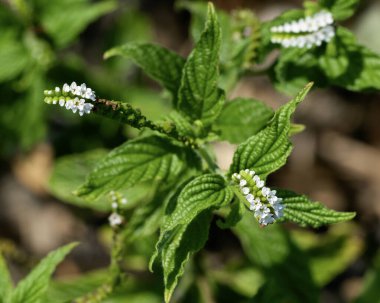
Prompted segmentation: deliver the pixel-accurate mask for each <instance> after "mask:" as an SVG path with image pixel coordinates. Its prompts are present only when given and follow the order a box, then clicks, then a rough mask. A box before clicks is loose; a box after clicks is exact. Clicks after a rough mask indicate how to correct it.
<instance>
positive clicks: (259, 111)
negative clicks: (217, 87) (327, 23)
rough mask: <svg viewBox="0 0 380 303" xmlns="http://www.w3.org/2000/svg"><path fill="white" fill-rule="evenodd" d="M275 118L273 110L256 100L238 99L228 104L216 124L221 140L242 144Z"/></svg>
mask: <svg viewBox="0 0 380 303" xmlns="http://www.w3.org/2000/svg"><path fill="white" fill-rule="evenodd" d="M272 117H273V110H272V109H271V108H270V107H268V106H266V105H265V104H264V103H262V102H261V101H258V100H254V99H246V98H236V99H234V100H231V101H230V102H228V103H226V104H225V105H224V107H223V109H222V112H221V114H220V116H219V117H218V119H217V120H216V122H215V127H216V129H217V130H220V132H221V134H220V138H221V139H222V140H227V141H229V142H231V143H241V142H243V141H245V140H247V139H248V138H249V137H251V136H253V135H255V134H257V133H258V132H259V131H260V130H261V129H263V128H264V127H265V125H266V124H267V123H268V122H269V120H270V119H271V118H272Z"/></svg>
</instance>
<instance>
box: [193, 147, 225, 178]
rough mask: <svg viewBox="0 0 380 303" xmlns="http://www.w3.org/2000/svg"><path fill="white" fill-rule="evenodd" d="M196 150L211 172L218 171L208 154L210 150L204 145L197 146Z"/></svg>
mask: <svg viewBox="0 0 380 303" xmlns="http://www.w3.org/2000/svg"><path fill="white" fill-rule="evenodd" d="M197 150H198V152H199V154H200V155H201V157H202V158H203V159H204V160H205V161H206V163H207V166H208V168H209V169H210V170H211V171H212V172H217V171H220V168H219V166H218V165H217V164H216V162H215V161H214V159H213V157H212V156H211V155H210V152H209V151H208V150H207V148H206V146H204V145H202V146H199V147H198V149H197Z"/></svg>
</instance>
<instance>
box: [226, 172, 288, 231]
mask: <svg viewBox="0 0 380 303" xmlns="http://www.w3.org/2000/svg"><path fill="white" fill-rule="evenodd" d="M238 175H239V176H240V178H239V179H238V178H237V176H238ZM232 180H233V181H234V182H235V184H237V185H238V186H239V187H240V190H241V192H242V193H243V194H244V196H245V199H246V201H247V202H248V203H249V206H248V207H249V209H250V210H251V211H252V212H253V213H254V216H255V217H256V218H257V220H258V221H259V223H260V224H261V225H263V226H265V225H268V224H272V223H274V222H275V220H276V219H279V218H281V217H282V216H283V215H284V212H283V210H284V205H282V204H281V202H282V199H281V198H278V197H277V196H276V194H277V192H276V191H275V190H271V189H270V188H269V187H266V186H264V185H265V182H264V180H261V179H260V177H259V176H258V175H255V173H254V172H253V171H251V170H248V169H246V170H242V171H240V173H239V174H237V173H234V174H233V175H232Z"/></svg>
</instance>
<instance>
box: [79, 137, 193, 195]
mask: <svg viewBox="0 0 380 303" xmlns="http://www.w3.org/2000/svg"><path fill="white" fill-rule="evenodd" d="M189 152H190V151H189V150H187V149H184V148H181V147H179V146H176V145H174V144H172V143H171V141H169V140H168V139H165V138H163V137H159V136H149V137H143V138H138V139H136V140H131V141H128V142H126V143H124V144H123V145H121V146H119V147H117V148H115V149H114V150H113V151H111V152H110V153H109V154H108V156H107V157H105V158H104V159H103V161H101V162H100V163H99V164H98V165H97V166H96V168H95V169H94V170H93V171H92V172H91V173H90V174H89V175H88V177H87V180H86V182H85V183H84V184H83V185H82V186H81V187H80V188H79V189H78V190H77V192H76V194H77V195H78V196H80V197H83V198H86V199H88V200H94V199H96V198H98V197H99V196H100V195H102V194H105V193H107V192H109V191H111V190H118V189H128V188H130V187H132V186H134V185H136V184H141V183H144V182H154V183H159V184H162V185H163V186H165V185H166V186H170V185H171V184H172V183H174V182H175V181H176V179H177V177H178V176H179V175H180V174H181V173H183V172H184V170H185V169H186V168H187V165H186V160H187V157H188V156H189Z"/></svg>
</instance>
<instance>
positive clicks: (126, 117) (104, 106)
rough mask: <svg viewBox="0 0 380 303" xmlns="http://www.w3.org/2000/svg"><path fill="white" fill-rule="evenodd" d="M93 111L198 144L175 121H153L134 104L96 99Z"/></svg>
mask: <svg viewBox="0 0 380 303" xmlns="http://www.w3.org/2000/svg"><path fill="white" fill-rule="evenodd" d="M93 111H94V112H95V113H97V114H99V115H102V116H105V117H107V118H110V119H113V120H117V121H120V122H122V123H126V124H128V125H130V126H132V127H135V128H137V129H143V128H149V129H151V130H154V131H158V132H159V133H161V134H164V135H167V136H169V137H171V138H173V139H176V140H177V141H180V142H182V143H184V144H185V145H189V146H192V147H195V146H196V143H195V141H194V139H191V138H188V137H185V136H181V135H180V134H179V133H178V131H177V128H176V126H175V125H174V124H173V123H171V122H164V123H162V124H158V123H154V122H153V121H151V120H149V119H147V117H145V116H144V115H143V114H142V113H141V111H140V110H139V109H137V108H133V107H132V105H130V104H128V103H124V102H120V101H114V100H107V99H96V101H95V104H94V108H93Z"/></svg>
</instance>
